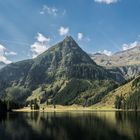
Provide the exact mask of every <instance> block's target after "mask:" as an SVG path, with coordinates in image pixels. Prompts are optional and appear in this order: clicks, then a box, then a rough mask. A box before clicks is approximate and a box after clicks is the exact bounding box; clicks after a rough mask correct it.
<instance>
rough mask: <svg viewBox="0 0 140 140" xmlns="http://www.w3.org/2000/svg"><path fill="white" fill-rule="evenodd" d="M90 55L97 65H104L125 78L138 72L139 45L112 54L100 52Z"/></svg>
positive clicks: (139, 69) (136, 74) (139, 72)
mask: <svg viewBox="0 0 140 140" xmlns="http://www.w3.org/2000/svg"><path fill="white" fill-rule="evenodd" d="M90 56H91V58H92V59H93V60H94V61H95V62H96V63H97V64H98V65H101V66H103V67H106V68H107V69H109V70H110V71H114V72H119V73H120V74H122V75H123V76H124V77H125V78H126V79H130V78H132V77H135V76H138V75H139V74H140V46H135V47H134V48H131V49H128V50H125V51H120V52H117V53H115V54H113V55H112V56H107V55H105V54H101V53H96V54H92V55H90Z"/></svg>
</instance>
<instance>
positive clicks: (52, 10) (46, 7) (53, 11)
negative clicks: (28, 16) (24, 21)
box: [40, 5, 58, 16]
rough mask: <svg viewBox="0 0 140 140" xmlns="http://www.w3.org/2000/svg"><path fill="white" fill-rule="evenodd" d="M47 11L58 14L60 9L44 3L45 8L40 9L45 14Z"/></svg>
mask: <svg viewBox="0 0 140 140" xmlns="http://www.w3.org/2000/svg"><path fill="white" fill-rule="evenodd" d="M45 13H47V14H49V15H53V16H56V15H57V14H58V9H57V8H55V7H49V6H48V5H43V8H42V10H41V11H40V14H45Z"/></svg>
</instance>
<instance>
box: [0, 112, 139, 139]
mask: <svg viewBox="0 0 140 140" xmlns="http://www.w3.org/2000/svg"><path fill="white" fill-rule="evenodd" d="M0 140H140V112H137V113H135V112H78V113H76V112H71V113H37V112H36V113H35V112H34V113H8V114H5V115H0Z"/></svg>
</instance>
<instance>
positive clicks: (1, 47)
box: [0, 0, 140, 64]
mask: <svg viewBox="0 0 140 140" xmlns="http://www.w3.org/2000/svg"><path fill="white" fill-rule="evenodd" d="M139 7H140V0H4V1H3V0H1V1H0V61H2V62H5V63H7V64H8V63H11V62H16V61H20V60H24V59H30V58H35V57H37V56H38V55H39V54H40V53H42V52H44V51H46V50H47V49H48V48H49V47H50V46H52V45H54V44H56V43H57V42H59V41H61V40H63V39H64V38H65V36H67V35H71V36H72V37H73V38H74V39H75V40H76V41H77V43H78V44H79V45H80V47H81V48H82V49H83V50H84V51H86V52H87V53H95V52H100V53H104V54H107V55H112V54H113V53H115V52H117V51H122V50H127V49H129V48H133V47H135V46H136V45H139V44H140V43H139V42H140V8H139Z"/></svg>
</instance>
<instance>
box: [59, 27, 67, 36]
mask: <svg viewBox="0 0 140 140" xmlns="http://www.w3.org/2000/svg"><path fill="white" fill-rule="evenodd" d="M58 32H59V35H61V36H64V35H67V34H68V33H69V27H63V26H61V27H60V28H59V30H58Z"/></svg>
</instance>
